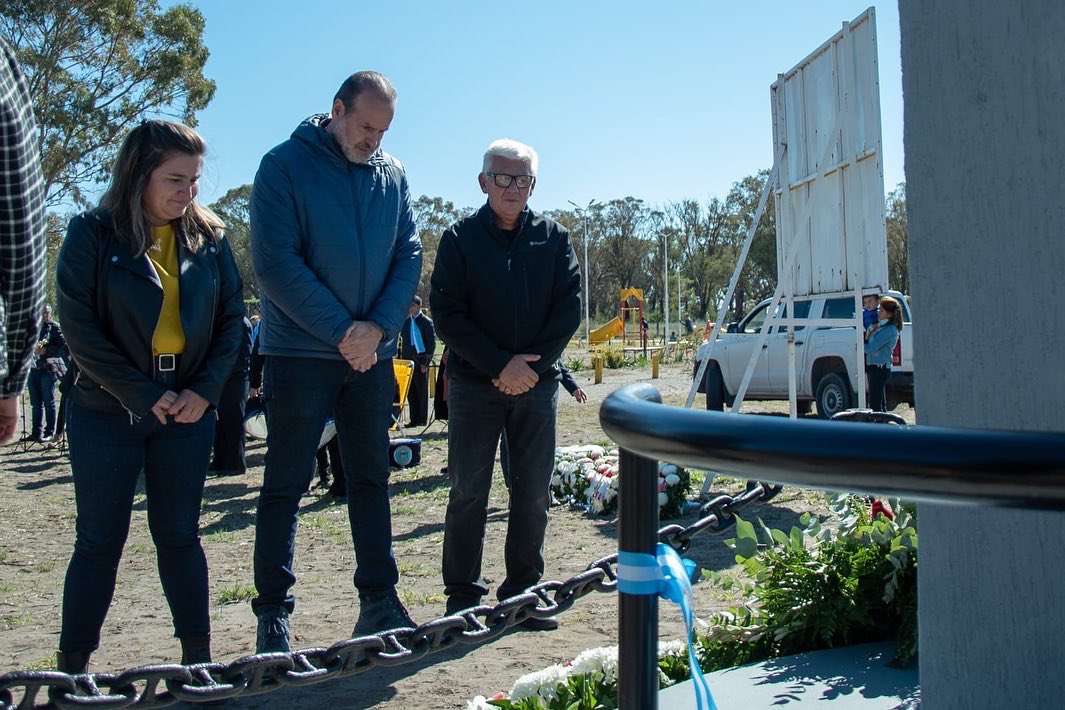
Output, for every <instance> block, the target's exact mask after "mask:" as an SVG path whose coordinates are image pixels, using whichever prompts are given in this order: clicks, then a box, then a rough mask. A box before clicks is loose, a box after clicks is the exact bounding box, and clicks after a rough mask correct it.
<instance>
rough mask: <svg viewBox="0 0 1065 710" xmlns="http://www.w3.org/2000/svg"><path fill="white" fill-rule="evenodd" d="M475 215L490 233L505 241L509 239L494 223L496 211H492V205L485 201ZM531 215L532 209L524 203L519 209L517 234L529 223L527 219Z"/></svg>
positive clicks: (530, 217) (529, 218)
mask: <svg viewBox="0 0 1065 710" xmlns="http://www.w3.org/2000/svg"><path fill="white" fill-rule="evenodd" d="M477 216H478V218H479V219H480V220H481V222H482V223H483V224H484V226H485V228H486V229H488V231H489V233H490V234H492V235H494V236H496V237H498V238H500V239H502V240H504V241H505V242H506V241H509V240H507V238H506V237H505V236H504V234H503V230H502V229H500V228H499V225H498V224H496V213H495V212H493V211H492V205H491V204H489V203H488V201H485V203H484V206H483V207H481V209H479V210H478V211H477ZM533 216H534V215H533V211H532V210H531V209H529V206H528V205H525V209H523V210H522V211H521V217H519V218H518V227H517V230H518V232H517V233H518V234H521V233H522V231H523V230H524V229H525V227H526V225H527V224H528V223H529V220H531V219H532V218H533Z"/></svg>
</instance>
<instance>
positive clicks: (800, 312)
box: [777, 301, 810, 333]
mask: <svg viewBox="0 0 1065 710" xmlns="http://www.w3.org/2000/svg"><path fill="white" fill-rule="evenodd" d="M782 312H783V314H784V315H783V316H782V317H783V318H787V317H788V306H787V304H784V309H783V311H782ZM795 317H796V318H809V317H810V301H796V302H795ZM805 327H806V326H805V325H799V326H795V332H796V333H798V332H799V331H800V330H802V329H803V328H805ZM777 332H778V333H787V332H788V326H786V325H782V326H778V328H777Z"/></svg>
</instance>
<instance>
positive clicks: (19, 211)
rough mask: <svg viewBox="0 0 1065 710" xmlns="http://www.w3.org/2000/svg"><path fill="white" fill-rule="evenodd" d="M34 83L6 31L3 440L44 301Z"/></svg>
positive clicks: (0, 312)
mask: <svg viewBox="0 0 1065 710" xmlns="http://www.w3.org/2000/svg"><path fill="white" fill-rule="evenodd" d="M37 139H38V137H37V122H36V121H35V120H34V117H33V105H32V101H31V99H30V90H29V86H28V84H27V83H26V78H25V77H24V76H23V75H22V69H21V67H19V64H18V61H16V59H15V51H14V49H12V48H11V45H9V44H8V43H7V41H6V40H4V39H3V38H0V215H2V219H0V444H6V443H8V442H9V441H11V440H12V439H14V438H15V430H16V427H17V426H18V420H19V413H20V406H19V403H20V401H21V398H22V392H23V390H24V389H25V387H26V380H27V378H28V377H29V373H30V368H31V367H32V366H33V358H34V352H33V350H34V347H35V346H36V344H37V342H38V338H36V337H35V336H37V335H38V334H39V331H40V324H39V321H38V319H39V318H40V316H41V309H42V306H43V305H44V271H45V243H44V198H45V193H44V179H43V178H42V177H41V162H40V154H39V153H38V147H37V145H38V144H37Z"/></svg>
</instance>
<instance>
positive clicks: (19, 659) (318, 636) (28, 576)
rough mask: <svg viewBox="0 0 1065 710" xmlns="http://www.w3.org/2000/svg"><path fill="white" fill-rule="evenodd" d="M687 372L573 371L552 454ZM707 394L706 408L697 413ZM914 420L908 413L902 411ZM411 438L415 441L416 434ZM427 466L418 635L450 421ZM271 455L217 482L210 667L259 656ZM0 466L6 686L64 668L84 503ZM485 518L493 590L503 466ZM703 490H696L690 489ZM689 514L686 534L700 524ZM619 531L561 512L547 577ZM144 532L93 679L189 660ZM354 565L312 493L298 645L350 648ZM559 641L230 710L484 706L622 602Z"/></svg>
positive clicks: (718, 564) (574, 650) (136, 516)
mask: <svg viewBox="0 0 1065 710" xmlns="http://www.w3.org/2000/svg"><path fill="white" fill-rule="evenodd" d="M690 373H691V365H690V364H685V363H682V364H675V365H665V366H663V368H662V377H661V378H660V379H657V380H651V379H650V368H649V367H645V368H642V369H641V368H636V367H629V368H624V369H620V370H606V371H605V373H604V381H603V383H602V384H600V385H594V384H591V383H592V372H591V371H590V370H583V371H580V372H578V373H576V377H577V379H578V381H579V382H580V383H581V386H582V387H583V388H584V389H585V391H586V392H587V393H588V402H587V403H586V404H583V405H581V404H577V403H576V402H574V401H573V400H572V399H571V398H569V397H567V396H566V393H565V391H564V390H560V394H559V417H558V444H559V445H560V446H561V445H569V444H587V443H598V444H604V443H606V442H607V439H606V436H605V434H604V433H603V431H602V429H601V428H600V426H599V419H598V408H599V403H600V402H602V400H603V399H604V398H605V397H606V396H607V395H608V394H609V393H610V392H612V391H613V390H614V389H616V388H617V387H619V386H621V385H623V384H629V383H632V382H637V381H650V382H651V383H652V384H653V385H655V386H656V387H658V388H659V390H660V391H661V392H662V395H663V399H664V401H665V402H666V403H668V404H683V402H684V399H685V398H686V396H687V393H688V388H689V386H690V383H691V374H690ZM701 401H702V400H701V396H700V398H699V399H697V400H696V406H699V404H700V403H701ZM785 408H786V404H785V405H781V404H780V403H772V404H771V403H752V405H751V410H752V411H757V410H773V411H785V410H786V409H785ZM899 413H902V414H904V415H905V416H906V418H907V419H908V420H910V421H912V420H913V412H912V411H910V410H908V409H906V408H905V407H902V408H900V412H899ZM408 434H410V432H408ZM422 438H423V444H422V452H421V453H422V463H421V465H419V466H417V467H415V468H411V469H406V470H402V471H396V472H394V475H393V478H392V510H393V539H394V545H395V554H396V559H397V560H398V563H399V568H400V573H401V579H400V583H399V592H400V595H401V597H402V599H403V601H404V602H405V603H406V604H407V606H408V608H409V610H410V613H411V615H412V617H413V618H414V619H415V620H416V621H419V622H424V621H427V620H429V619H432V618H436V617H439V616H442V615H443V613H444V604H445V600H444V596H443V584H442V582H441V580H440V554H441V543H442V540H443V520H444V510H445V508H446V505H447V495H448V480H447V477H446V476H445V475H441V473H440V470H441V467H442V466H444V465H445V463H446V458H447V434H446V429H445V427H444V426H443V423H437V424H435V425H432V426H430V428H429V430H428V431H427V432H426V433H425V434H424V435H423V437H422ZM264 453H265V445H264V444H263V443H262V442H257V441H253V442H249V448H248V464H249V469H248V472H247V474H246V475H244V476H240V477H228V478H212V479H209V480H208V483H207V489H206V493H205V498H204V502H203V515H202V520H201V532H202V536H203V542H204V547H205V549H206V552H207V558H208V562H209V565H210V575H211V601H212V607H211V617H212V627H213V638H214V643H213V645H214V655H215V659H216V660H218V661H223V662H228V661H230V660H233V659H235V658H237V657H240V656H243V655H246V654H249V653H252V652H254V646H255V640H254V637H255V619H254V616H253V615H252V613H251V608H250V605H249V603H248V599H249V598H250V597H251V595H252V594H253V588H252V560H251V553H252V544H253V536H254V518H255V502H256V495H257V491H258V487H259V484H260V482H261V480H262V473H263V469H262V466H263V456H264ZM0 456H2V458H0V470H2V473H3V475H0V510H2V521H3V524H2V525H0V664H2V666H0V672H7V671H14V670H21V669H27V668H48V667H54V661H55V658H54V652H55V649H56V647H57V644H58V639H59V612H60V606H61V601H62V592H63V577H64V574H65V571H66V565H67V562H68V560H69V557H70V553H71V550H72V547H73V541H74V521H75V510H74V492H73V485H72V480H71V475H70V466H69V462H68V459H67V457H66V455H65V454H64V453H62V452H60V451H58V450H47V451H42V450H40V449H38V450H34V451H29V452H22V451H20V450H17V449H16V448H15V447H8V448H6V449H5V450H4V451H3V453H2V455H0ZM496 475H497V476H498V477H499V478H497V481H496V485H494V486H493V491H492V497H491V502H490V508H489V516H488V530H487V540H486V545H485V561H484V572H485V576H486V577H487V578H488V579H489V581H490V583H494V584H498V583H499V582H500V581H502V576H503V559H502V551H503V541H504V536H505V533H506V524H507V512H506V511H507V497H506V496H507V493H506V488H505V487H504V486H503V485H502V480H501V476H500V474H499V470H498V467H497V471H496ZM742 489H743V482H742V481H738V480H735V479H730V478H719V479H718V480H717V481H715V485H714V486H713V490H714V491H715V492H730V493H737V492H740V491H742ZM696 492H698V486H696ZM824 509H825V508H824V504H823V498H822V496H821V495H820V494H817V493H813V492H807V491H802V490H799V489H786V490H785V491H784V493H783V494H782V495H781V496H779V497H778V498H776V499H775V500H773V501H771V502H770V503H769V504H765V505H755V506H752V507H751V508H749V509H748V510H749V511H750V516H751V517H753V516H760V517H761V518H762V519H763V520H765V522H766V523H767V524H769V525H770V526H772V527H782V528H784V529H787V528H790V527H791V525H793V524H797V523H798V518H799V516H800V515H801V514H802V513H803V512H805V511H809V510H813V511H816V512H823V511H824ZM694 520H695V513H694V512H690V513H689V514H688V515H687V516H686V517H685V518H683V519H680V520H679V521H671V522H681V523H683V524H690V523H691V522H693V521H694ZM616 530H617V528H616V520H615V519H613V518H592V517H589V516H587V515H585V514H584V513H582V512H579V511H576V510H571V509H570V508H569V507H567V506H555V507H553V508H552V509H551V513H550V522H549V526H548V535H547V541H546V545H545V559H546V570H547V571H546V575H545V578H546V579H559V580H561V579H565V578H567V577H569V576H570V575H573V574H575V573H577V572H580V571H582V570H583V569H585V567H586V566H587V565H588V563H589V562H591V561H593V560H595V559H597V558H599V557H602V556H604V555H607V554H610V553H611V552H614V551H616V545H617V543H616ZM689 556H690V557H691V558H692V559H694V560H695V561H696V562H698V563H699V565H700V566H702V567H703V568H707V569H714V570H721V569H725V568H728V567H730V566H732V565H733V564H734V561H733V559H732V557H731V555H730V554H729V552H728V550H727V548H726V547H725V546H724V545H723V544H722V543H721V541H720V539H718V538H715V537H712V536H709V535H703V536H700V537H699V538H697V539H696V541H695V545H694V546H693V548H692V550H691V552H690V553H689ZM155 564H156V563H155V554H154V548H153V546H152V543H151V540H150V538H149V536H148V532H147V524H146V519H145V506H144V497H143V494H138V496H137V499H136V501H135V507H134V513H133V523H132V526H131V531H130V537H129V541H128V542H127V544H126V549H125V555H124V557H123V561H122V564H121V568H120V570H119V579H118V587H117V590H116V594H115V599H114V603H113V605H112V607H111V611H110V613H109V615H108V618H107V622H106V624H105V626H104V629H103V643H102V645H101V647H100V649H99V651H98V652H97V653H96V654H94V656H93V660H92V666H91V670H93V671H94V672H101V671H111V672H117V671H121V670H124V669H126V668H129V667H132V666H135V665H140V664H145V663H157V662H174V661H177V660H178V659H179V658H180V651H179V648H178V643H177V640H176V639H174V638H173V630H172V627H171V622H170V614H169V610H168V608H167V606H166V602H165V600H164V598H163V594H162V590H161V588H160V585H159V581H158V576H157V573H156V568H155ZM353 565H354V553H353V551H352V546H351V539H350V534H349V530H348V524H347V517H346V507H345V506H344V505H343V504H342V503H337V502H334V501H333V500H332V498H331V497H330V496H328V495H326V494H325V492H324V491H321V490H317V489H316V490H315V491H314V492H312V493H310V494H308V495H307V496H306V497H305V498H304V499H303V506H302V509H301V514H300V528H299V536H298V540H297V555H296V571H297V575H298V577H299V581H298V583H297V585H296V587H295V590H294V591H295V594H296V597H297V609H296V612H295V613H294V614H293V615H292V617H291V623H292V633H293V646H294V647H299V648H306V647H312V646H328V645H330V644H332V643H334V642H336V641H338V640H341V639H344V638H346V637H348V636H349V635H350V633H351V629H352V626H353V625H354V622H355V619H356V617H357V615H358V602H357V597H356V595H355V593H354V590H353V587H352V582H351V574H352V572H353ZM728 601H729V600H728V599H727V598H726V597H724V596H723V595H722V594H721V593H720V592H718V591H716V590H714V589H713V588H711V587H710V586H709V585H705V584H702V585H696V611H697V613H698V614H700V615H704V616H705V615H707V614H709V613H710V612H712V611H714V610H716V609H720V608H723V607H725V606H727V605H728ZM659 616H660V631H659V633H660V638H662V639H663V640H667V639H672V638H678V637H679V636H680V635H681V634H682V632H683V625H682V623H681V622H680V616H679V612H678V611H677V610H676V608H675V607H674V606H672V605H668V604H665V603H663V604H662V605H661V606H660V613H659ZM561 620H562V626H561V628H560V629H559V630H557V631H554V632H549V633H535V632H531V631H511V632H508V633H507V634H505V635H504V636H502V637H501V638H499V639H497V640H496V641H494V642H492V643H489V644H487V645H483V646H477V647H473V646H461V647H459V648H456V649H449V650H446V651H443V652H440V653H438V654H434V655H430V656H428V657H426V658H424V659H422V660H421V661H419V662H417V663H413V664H409V665H405V666H400V667H397V668H390V669H388V668H382V669H375V670H372V671H369V672H366V673H362V674H359V675H357V676H353V677H350V678H346V679H342V680H336V681H331V682H327V683H323V684H319V685H315V686H310V687H307V688H303V689H294V688H286V689H283V690H280V691H275V692H273V693H270V694H267V695H263V696H258V697H254V698H249V699H243V700H237V701H231V702H230V703H228V704H227V706H228V707H234V708H265V707H270V708H287V707H301V708H333V709H336V708H369V707H373V708H401V707H402V708H462V707H465V703H466V701H467V700H468V699H470V698H471V697H473V696H474V695H478V694H484V695H489V696H490V695H491V694H493V693H495V692H496V691H499V690H509V689H510V687H511V685H512V684H513V682H514V680H516V679H517V677H518V676H520V675H522V674H524V673H527V672H530V671H534V670H539V669H541V668H544V667H546V666H548V665H551V664H553V663H557V662H562V661H567V660H570V659H572V658H573V657H574V656H576V655H577V654H578V653H580V652H581V651H582V650H584V649H586V648H590V647H595V646H608V645H614V644H616V643H617V597H616V595H614V594H591V595H589V596H586V597H584V598H583V599H581V600H579V601H578V602H577V604H576V605H575V606H574V607H573V608H572V609H571V610H569V611H568V612H566V613H565V614H564V615H563V616H562V618H561Z"/></svg>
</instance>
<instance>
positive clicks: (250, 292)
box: [211, 183, 259, 298]
mask: <svg viewBox="0 0 1065 710" xmlns="http://www.w3.org/2000/svg"><path fill="white" fill-rule="evenodd" d="M251 187H252V186H251V183H247V184H245V185H241V186H240V187H234V188H233V189H231V190H229V191H228V192H226V194H224V195H222V197H220V198H219V199H218V201H217V202H215V203H213V204H212V205H211V209H212V210H214V211H215V212H216V213H217V214H218V216H219V217H221V218H222V221H223V222H224V223H225V225H226V239H228V240H229V246H230V247H231V248H232V249H233V259H234V260H235V261H236V262H237V269H239V270H240V278H241V280H242V281H243V282H244V296H245V298H247V297H249V296H258V295H259V284H258V282H257V281H256V280H255V270H254V269H252V266H251V209H250V201H251Z"/></svg>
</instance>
